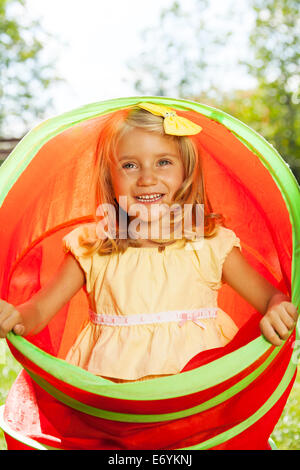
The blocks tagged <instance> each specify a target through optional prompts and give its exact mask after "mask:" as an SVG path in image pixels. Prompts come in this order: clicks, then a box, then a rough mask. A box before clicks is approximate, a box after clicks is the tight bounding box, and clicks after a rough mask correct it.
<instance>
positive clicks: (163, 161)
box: [159, 160, 172, 166]
mask: <svg viewBox="0 0 300 470" xmlns="http://www.w3.org/2000/svg"><path fill="white" fill-rule="evenodd" d="M162 162H167V163H168V164H170V165H172V163H171V162H170V161H169V160H160V162H159V163H162ZM162 166H166V165H162Z"/></svg>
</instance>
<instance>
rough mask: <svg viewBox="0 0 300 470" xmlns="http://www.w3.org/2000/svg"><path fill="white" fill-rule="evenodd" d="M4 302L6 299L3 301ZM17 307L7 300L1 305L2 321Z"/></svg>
mask: <svg viewBox="0 0 300 470" xmlns="http://www.w3.org/2000/svg"><path fill="white" fill-rule="evenodd" d="M2 302H4V301H2ZM14 309H15V307H14V306H13V305H12V304H8V303H7V302H4V303H2V305H1V307H0V321H4V320H5V319H6V318H7V317H8V316H9V315H10V314H11V313H12V312H13V311H14Z"/></svg>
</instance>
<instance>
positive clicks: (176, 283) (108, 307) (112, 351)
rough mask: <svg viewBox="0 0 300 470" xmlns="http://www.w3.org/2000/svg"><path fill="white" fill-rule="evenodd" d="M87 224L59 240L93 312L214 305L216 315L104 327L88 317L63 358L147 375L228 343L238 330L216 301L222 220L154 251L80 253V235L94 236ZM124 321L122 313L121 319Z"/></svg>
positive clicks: (223, 252) (108, 373)
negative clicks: (210, 233) (203, 234)
mask: <svg viewBox="0 0 300 470" xmlns="http://www.w3.org/2000/svg"><path fill="white" fill-rule="evenodd" d="M95 227H96V225H95V224H94V223H92V224H84V225H81V226H79V227H77V228H76V229H75V230H73V231H72V232H70V233H69V234H67V235H66V236H65V237H64V238H63V248H64V251H65V252H68V251H70V252H71V253H72V254H73V255H74V256H75V258H76V259H77V261H78V262H79V263H80V266H81V268H82V269H83V271H84V273H85V277H86V291H87V293H88V296H89V306H90V309H91V310H92V311H93V312H95V313H96V314H98V315H99V314H105V315H118V316H119V315H121V316H128V315H137V314H141V313H142V314H144V316H145V315H147V314H153V313H158V312H166V311H168V312H169V311H180V310H182V311H190V310H194V309H199V308H207V307H214V308H217V310H216V311H217V315H216V317H215V318H203V319H201V323H200V324H198V323H196V322H194V321H192V320H188V321H185V322H184V323H183V324H182V325H179V322H178V321H167V322H163V323H151V324H134V325H129V326H123V325H122V326H116V325H113V326H108V325H103V324H100V325H99V324H95V323H93V322H92V321H89V322H88V324H87V326H86V327H85V328H84V329H83V330H82V331H81V333H80V334H79V336H78V338H77V339H76V341H75V343H74V344H73V346H72V347H71V349H70V350H69V352H68V354H67V357H66V361H68V362H69V363H71V364H74V365H77V366H79V367H82V368H84V369H86V370H88V371H89V372H91V373H93V374H96V375H99V376H102V377H105V378H107V379H110V380H112V381H115V382H127V381H128V382H129V381H139V380H146V379H149V378H152V377H156V376H164V375H171V374H176V373H179V372H180V371H181V370H182V369H183V368H184V366H185V365H186V364H187V363H188V362H189V360H190V359H191V358H192V357H193V356H195V355H196V354H198V353H199V352H201V351H204V350H206V349H211V348H216V347H222V346H224V345H226V344H227V343H228V342H229V341H230V340H231V339H232V338H233V337H234V335H235V334H236V332H237V331H238V328H237V326H236V325H235V323H234V322H233V320H232V319H231V318H230V317H229V315H228V314H227V313H225V312H224V311H223V310H221V309H220V308H219V307H218V304H217V296H218V290H219V289H220V287H221V286H222V279H221V277H222V266H223V263H224V260H225V258H226V256H227V254H228V253H229V252H230V251H231V249H232V248H233V246H237V247H239V249H240V250H241V245H240V240H239V238H238V237H237V236H236V235H235V233H234V232H233V231H232V230H230V229H227V228H225V227H222V226H219V227H218V231H217V234H216V235H215V236H214V237H213V238H210V239H209V238H204V239H203V240H201V241H198V242H193V241H190V242H188V243H187V244H186V246H183V243H182V241H181V240H177V241H176V242H175V243H173V244H172V245H169V246H167V247H166V248H165V250H164V251H162V252H159V251H158V248H157V247H142V248H139V247H129V248H128V249H127V250H126V252H125V253H119V254H113V255H104V256H103V255H99V254H98V253H94V254H93V255H91V256H89V257H87V258H85V257H83V256H82V254H83V253H84V251H85V249H84V248H83V247H81V246H80V245H79V240H78V239H79V236H80V235H84V234H85V235H86V234H87V233H89V234H95ZM123 320H124V319H123Z"/></svg>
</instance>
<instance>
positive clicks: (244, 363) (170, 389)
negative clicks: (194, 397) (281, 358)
mask: <svg viewBox="0 0 300 470" xmlns="http://www.w3.org/2000/svg"><path fill="white" fill-rule="evenodd" d="M8 339H9V341H11V343H12V344H13V345H14V346H15V347H16V349H18V350H19V351H20V352H21V353H22V354H23V355H24V356H25V357H28V358H29V359H30V360H31V361H32V362H34V363H36V364H38V365H39V367H42V368H43V370H45V371H46V372H48V373H49V374H51V375H52V376H53V377H56V378H57V379H59V380H62V381H63V382H65V383H68V384H70V385H72V386H74V387H77V388H79V389H82V390H85V391H88V392H90V393H95V394H96V395H102V396H106V397H111V398H119V399H124V400H162V399H166V398H175V397H181V396H184V395H190V394H192V393H196V392H198V391H201V390H205V389H208V388H210V387H213V386H215V385H218V384H219V383H221V382H224V381H225V380H227V379H229V378H231V377H233V376H235V375H236V374H238V373H239V372H241V371H243V370H244V369H246V368H247V367H249V366H250V365H251V364H253V363H254V362H255V361H256V360H257V359H259V358H260V357H261V356H262V354H263V353H265V351H266V350H268V349H269V348H270V347H271V345H270V343H268V342H267V341H266V340H265V339H264V338H263V337H262V336H260V337H259V338H257V339H255V340H254V341H251V342H250V343H248V344H247V346H244V347H242V348H240V349H238V350H236V351H233V352H232V353H230V354H228V355H226V356H223V357H221V358H219V359H217V360H215V361H213V362H211V363H209V364H205V365H203V366H201V367H199V368H197V369H193V370H191V371H187V372H183V373H181V374H174V375H172V376H169V377H161V378H157V379H151V380H146V381H142V382H133V383H114V382H111V381H110V380H106V379H103V378H102V377H98V376H96V375H93V374H91V373H90V372H88V371H86V370H84V369H81V368H80V367H76V366H74V365H72V364H69V363H67V362H66V361H64V360H62V359H58V358H56V357H54V356H51V355H50V354H48V353H46V352H45V351H42V350H41V349H39V348H37V347H36V346H34V345H32V344H31V343H29V342H28V341H26V340H25V339H24V338H22V337H21V336H17V335H15V334H14V333H13V332H10V333H9V334H8ZM274 351H275V354H278V353H279V351H280V348H276V349H275V350H274Z"/></svg>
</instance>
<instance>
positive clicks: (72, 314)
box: [0, 111, 292, 357]
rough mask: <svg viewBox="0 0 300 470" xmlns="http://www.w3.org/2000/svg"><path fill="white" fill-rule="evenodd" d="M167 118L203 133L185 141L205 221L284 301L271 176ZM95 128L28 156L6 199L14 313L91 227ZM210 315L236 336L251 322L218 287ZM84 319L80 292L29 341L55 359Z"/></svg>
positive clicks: (217, 140) (212, 125)
mask: <svg viewBox="0 0 300 470" xmlns="http://www.w3.org/2000/svg"><path fill="white" fill-rule="evenodd" d="M177 114H178V115H182V116H184V117H186V118H188V119H190V120H192V121H193V122H195V123H197V124H199V125H200V126H201V127H202V129H203V130H202V132H201V133H200V134H199V135H197V136H194V137H193V140H194V141H195V142H196V143H197V145H198V146H199V148H200V150H201V152H202V156H203V158H202V159H203V168H204V172H205V176H206V189H207V193H208V197H209V199H210V201H211V204H212V208H213V211H214V212H221V213H222V214H223V215H224V216H225V223H226V226H227V227H229V228H230V229H232V230H233V231H234V232H235V233H236V234H237V236H238V237H239V238H240V239H241V240H242V241H243V252H244V256H245V257H246V258H247V259H248V261H249V262H250V263H251V264H252V265H253V267H254V268H256V269H257V270H258V272H260V273H261V274H262V275H264V276H265V277H266V278H267V279H268V280H269V281H270V282H272V283H273V284H274V285H275V286H276V287H278V288H279V289H281V290H282V291H284V292H289V291H290V282H289V278H290V268H291V257H290V253H292V231H291V223H290V220H289V214H288V211H287V208H286V205H285V201H284V199H283V197H282V195H281V193H280V190H279V189H278V187H277V185H276V183H275V182H274V180H273V178H272V176H271V174H270V173H269V171H268V170H267V168H265V166H264V165H263V163H261V162H260V161H259V159H258V158H257V157H256V156H255V155H253V153H252V152H251V151H250V150H249V149H247V148H246V147H245V146H244V145H243V144H242V143H241V142H240V141H239V140H238V139H237V138H236V137H235V135H234V134H233V133H231V132H230V131H229V130H227V129H226V128H225V127H224V126H223V125H222V124H219V123H218V122H215V121H213V120H211V119H209V118H206V117H205V116H202V115H200V114H198V113H195V112H192V111H190V112H183V111H177ZM102 122H103V117H98V118H94V119H89V120H87V121H85V122H83V123H80V124H77V125H74V126H73V127H72V128H70V129H68V130H66V131H63V132H61V133H60V134H59V135H57V136H56V137H53V138H52V139H50V140H49V141H48V142H47V143H45V144H44V145H42V146H41V148H40V149H37V153H36V155H35V157H34V158H33V160H32V161H31V163H30V164H29V165H28V166H27V168H26V169H25V170H24V171H23V173H22V175H21V176H20V177H19V178H18V180H17V181H16V183H15V184H14V186H13V187H12V188H11V190H10V191H9V193H8V195H7V197H6V199H5V201H4V202H3V205H2V207H1V216H0V231H1V242H2V247H1V252H0V265H1V268H2V269H1V273H0V286H1V298H3V299H6V300H7V301H9V302H11V303H13V304H15V305H17V304H18V303H21V302H24V301H26V300H27V299H29V298H30V297H31V296H32V295H33V293H35V292H36V291H37V290H39V289H40V287H42V286H43V285H45V283H46V282H48V281H49V279H50V278H51V277H52V276H53V275H54V273H55V271H56V269H57V268H58V266H59V265H60V263H61V261H62V259H63V256H64V253H63V250H62V246H61V241H62V238H63V236H64V235H66V234H67V233H68V232H70V228H71V227H75V226H76V225H78V220H85V221H89V220H90V221H92V220H93V212H94V201H93V200H92V198H91V194H93V184H94V183H93V168H94V164H95V160H96V150H97V145H98V142H99V138H100V136H101V131H102V127H101V126H102ZM262 188H263V190H262ZM28 247H31V248H30V249H29V250H28ZM247 247H250V250H249V251H248V250H247ZM270 268H271V269H270ZM219 305H220V308H222V309H223V310H224V311H225V312H230V316H231V317H232V318H233V320H234V322H235V323H236V324H237V325H238V327H240V326H242V325H243V324H245V322H246V321H247V320H248V319H249V318H250V317H251V316H252V315H253V314H254V313H255V310H254V309H253V308H252V307H250V306H249V304H247V302H246V301H244V300H243V299H242V298H240V296H238V295H237V294H236V293H235V292H233V290H232V289H231V288H230V287H229V286H226V285H225V286H222V288H221V290H220V293H219ZM87 311H88V301H87V297H86V293H85V292H84V290H81V291H80V292H79V293H78V294H77V295H76V296H75V297H74V298H73V299H72V301H71V302H70V303H69V304H68V305H67V306H65V308H63V309H62V310H61V312H59V314H58V315H57V316H56V317H55V318H54V319H53V320H52V321H51V322H50V324H49V326H48V327H47V328H45V330H44V331H43V332H41V333H40V334H39V335H37V336H36V337H34V338H31V339H30V340H31V341H32V342H34V343H35V344H36V345H38V346H39V347H41V348H42V349H44V350H46V351H48V352H50V353H52V354H55V355H58V356H59V357H65V354H66V352H67V351H68V350H69V348H70V347H71V345H72V344H73V342H74V338H75V337H76V336H77V335H78V333H79V332H80V331H81V330H82V327H83V325H84V324H85V322H86V320H87ZM70 319H72V320H70ZM74 319H76V320H74ZM71 323H72V328H70V327H69V325H70V324H71ZM66 325H68V328H65V326H66Z"/></svg>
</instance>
